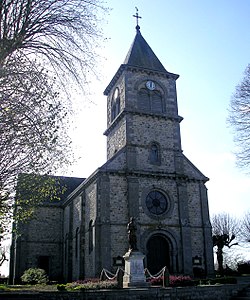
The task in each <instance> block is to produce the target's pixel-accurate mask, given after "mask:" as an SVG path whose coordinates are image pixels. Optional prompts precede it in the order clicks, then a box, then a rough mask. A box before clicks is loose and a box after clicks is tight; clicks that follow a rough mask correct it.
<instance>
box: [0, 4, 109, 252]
mask: <svg viewBox="0 0 250 300" xmlns="http://www.w3.org/2000/svg"><path fill="white" fill-rule="evenodd" d="M99 10H101V11H102V12H103V11H105V9H104V8H103V7H102V5H101V1H99V0H70V1H69V0H1V1H0V231H1V235H0V246H1V241H2V239H3V236H2V232H3V233H8V230H9V225H10V219H11V207H12V204H13V203H12V202H11V201H12V200H13V192H14V187H15V182H16V179H17V176H18V174H20V173H29V174H33V175H35V174H53V173H54V172H55V170H57V169H58V168H61V167H63V166H67V165H68V164H69V163H70V162H71V161H72V160H71V158H72V156H73V155H72V152H71V151H70V144H71V140H70V138H69V137H68V135H67V124H68V122H67V121H68V119H67V112H68V110H69V109H68V107H66V106H67V105H69V104H70V103H69V97H67V100H66V101H65V99H66V97H64V96H63V95H62V94H63V92H62V86H63V87H64V90H67V91H69V90H70V82H71V81H74V82H76V83H77V84H78V85H79V86H81V87H82V88H83V89H84V84H85V82H86V81H87V73H88V72H90V71H91V70H93V66H94V61H95V51H94V50H93V49H95V48H96V47H93V46H96V44H97V43H96V39H97V38H98V37H99V36H100V30H99V29H98V28H99V27H98V26H97V23H98V11H99ZM58 91H60V93H59V92H58ZM39 178H40V179H39V180H40V181H39V182H37V181H35V182H36V184H37V185H38V186H39V187H40V190H39V191H40V192H41V193H42V194H41V197H47V196H48V195H47V193H48V191H49V192H50V196H51V197H55V195H56V192H57V189H56V188H53V186H54V187H55V182H52V181H51V178H49V177H46V176H45V177H44V176H42V177H41V176H40V177H39ZM41 178H42V179H41ZM26 184H28V185H29V181H27V182H26ZM49 185H50V188H48V186H49ZM29 190H30V186H29ZM22 201H23V203H22V205H24V204H25V205H24V207H25V209H23V210H22V211H21V210H19V212H22V214H20V213H19V216H20V218H21V215H22V218H25V217H28V215H29V214H30V212H32V206H33V205H35V204H36V203H38V202H39V201H40V198H39V197H37V193H36V196H33V194H32V197H29V198H26V199H23V200H22ZM25 201H26V202H25ZM27 208H29V209H27ZM3 258H4V257H3Z"/></svg>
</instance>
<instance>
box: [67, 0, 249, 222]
mask: <svg viewBox="0 0 250 300" xmlns="http://www.w3.org/2000/svg"><path fill="white" fill-rule="evenodd" d="M107 6H109V7H110V9H111V10H110V12H109V14H108V15H106V16H104V22H103V25H102V27H103V34H104V38H105V42H103V43H101V44H100V49H99V50H98V51H99V53H100V55H101V56H102V59H101V61H100V64H99V65H98V72H99V75H100V78H99V80H98V81H95V80H94V81H93V82H92V86H91V92H92V95H91V96H90V97H89V99H88V100H87V101H82V106H81V109H79V114H78V118H77V122H76V124H77V127H76V128H75V129H74V134H73V139H74V147H75V150H76V153H78V154H79V155H80V156H81V159H79V160H78V161H77V164H76V165H75V166H74V169H73V173H72V174H71V175H73V176H79V177H88V176H89V175H90V174H91V173H92V172H94V171H95V170H96V169H97V168H98V167H100V166H101V165H102V164H103V163H105V161H106V137H105V136H103V132H104V131H105V129H106V97H105V96H103V91H104V89H105V88H106V86H107V85H108V83H109V82H110V80H111V79H112V77H113V75H114V74H115V72H116V71H117V69H118V68H119V66H120V65H121V64H122V63H123V61H124V59H125V57H126V54H127V52H128V50H129V48H130V45H131V43H132V41H133V39H134V37H135V34H136V30H135V26H136V19H135V18H133V15H134V14H135V13H136V10H135V7H137V8H138V10H139V11H138V13H139V15H140V16H141V17H142V18H141V19H139V25H140V28H141V34H142V35H143V37H144V38H145V39H146V41H147V42H148V44H149V45H150V47H151V48H152V49H153V51H154V52H155V54H156V55H157V57H158V58H159V59H160V61H161V62H162V64H163V65H164V66H165V68H166V69H167V71H169V72H172V73H176V74H179V75H180V78H179V79H178V80H177V96H178V108H179V115H180V116H182V117H183V118H184V120H183V121H182V122H181V136H182V148H183V152H184V154H185V155H186V156H187V157H188V158H189V160H191V162H192V163H193V164H194V165H195V166H196V167H197V168H198V169H199V170H200V171H201V172H202V173H203V174H204V175H206V176H207V177H208V178H209V179H210V180H209V182H208V183H207V184H206V186H207V188H208V199H209V208H210V214H211V215H213V214H217V213H221V212H226V213H229V214H230V215H232V216H235V217H239V218H241V217H242V216H243V215H244V213H245V212H246V211H248V210H250V201H249V195H250V175H247V174H246V172H245V171H244V170H240V169H238V168H237V167H236V164H235V155H234V151H235V148H234V147H235V146H234V142H233V133H232V128H230V127H229V125H228V123H227V117H228V109H229V103H230V98H231V95H232V94H233V92H234V90H235V86H236V85H237V84H238V83H239V82H240V81H241V80H242V77H243V72H244V70H245V68H246V66H247V65H248V63H250V57H249V53H250V34H249V26H250V19H249V14H250V2H249V1H247V0H237V1H235V0H234V1H231V0H210V1H200V0H175V1H170V0H154V1H150V0H127V1H117V0H110V1H107ZM89 100H90V101H89Z"/></svg>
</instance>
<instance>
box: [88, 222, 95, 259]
mask: <svg viewBox="0 0 250 300" xmlns="http://www.w3.org/2000/svg"><path fill="white" fill-rule="evenodd" d="M93 248H94V246H93V220H90V222H89V254H90V253H91V252H92V251H93Z"/></svg>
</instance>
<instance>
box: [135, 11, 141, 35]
mask: <svg viewBox="0 0 250 300" xmlns="http://www.w3.org/2000/svg"><path fill="white" fill-rule="evenodd" d="M135 9H136V14H135V15H133V17H135V18H136V27H135V28H136V30H139V29H140V26H139V24H138V23H139V21H138V19H141V17H140V16H139V14H138V8H137V7H135Z"/></svg>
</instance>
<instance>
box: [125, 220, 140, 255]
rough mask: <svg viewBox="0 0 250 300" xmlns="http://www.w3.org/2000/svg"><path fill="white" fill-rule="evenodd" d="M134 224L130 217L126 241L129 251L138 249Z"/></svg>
mask: <svg viewBox="0 0 250 300" xmlns="http://www.w3.org/2000/svg"><path fill="white" fill-rule="evenodd" d="M136 230H137V228H136V224H135V220H134V218H133V217H131V218H130V221H129V223H128V226H127V231H128V243H129V250H130V251H138V248H137V237H136Z"/></svg>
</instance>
